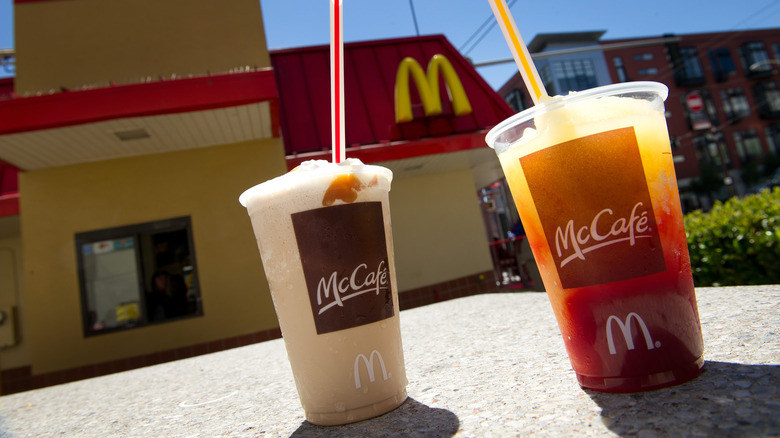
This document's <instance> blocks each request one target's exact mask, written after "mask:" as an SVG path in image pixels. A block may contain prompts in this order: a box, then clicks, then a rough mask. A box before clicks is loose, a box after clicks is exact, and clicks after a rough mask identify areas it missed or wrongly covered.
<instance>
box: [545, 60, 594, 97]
mask: <svg viewBox="0 0 780 438" xmlns="http://www.w3.org/2000/svg"><path fill="white" fill-rule="evenodd" d="M553 74H554V75H555V79H557V80H558V83H559V84H560V85H561V91H563V92H566V91H582V90H587V89H589V88H594V87H596V86H597V85H598V81H597V80H596V70H595V68H594V67H593V61H591V60H590V59H577V60H573V61H559V62H554V63H553Z"/></svg>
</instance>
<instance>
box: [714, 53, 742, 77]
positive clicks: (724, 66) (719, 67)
mask: <svg viewBox="0 0 780 438" xmlns="http://www.w3.org/2000/svg"><path fill="white" fill-rule="evenodd" d="M710 62H711V63H712V72H713V73H714V74H715V80H716V81H718V82H723V81H725V80H726V79H728V77H729V76H731V75H734V74H736V72H737V67H736V66H735V65H734V60H733V59H732V58H731V52H730V51H729V49H723V48H721V49H715V50H710Z"/></svg>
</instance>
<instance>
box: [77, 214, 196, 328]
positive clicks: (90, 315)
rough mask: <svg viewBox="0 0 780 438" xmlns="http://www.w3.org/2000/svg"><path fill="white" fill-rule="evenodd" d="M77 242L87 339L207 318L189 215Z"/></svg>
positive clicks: (82, 237) (82, 236) (86, 235)
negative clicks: (178, 321) (146, 326)
mask: <svg viewBox="0 0 780 438" xmlns="http://www.w3.org/2000/svg"><path fill="white" fill-rule="evenodd" d="M75 240H76V254H77V260H78V269H79V283H80V289H81V302H82V318H83V322H84V335H85V336H91V335H97V334H101V333H109V332H115V331H119V330H126V329H131V328H134V327H140V326H144V325H149V324H157V323H162V322H168V321H173V320H177V319H181V318H188V317H193V316H200V315H202V314H203V311H202V307H201V301H200V291H199V287H198V281H197V269H196V264H195V247H194V245H193V241H192V226H191V222H190V218H189V217H181V218H175V219H167V220H162V221H157V222H148V223H143V224H137V225H129V226H123V227H118V228H110V229H104V230H97V231H90V232H85V233H78V234H76V239H75Z"/></svg>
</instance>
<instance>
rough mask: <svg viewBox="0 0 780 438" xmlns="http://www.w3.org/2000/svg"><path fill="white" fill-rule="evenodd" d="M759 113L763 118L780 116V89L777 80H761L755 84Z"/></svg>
mask: <svg viewBox="0 0 780 438" xmlns="http://www.w3.org/2000/svg"><path fill="white" fill-rule="evenodd" d="M753 97H754V98H755V100H756V107H757V108H758V114H759V115H760V116H761V117H763V118H767V119H770V118H775V117H780V89H778V87H777V82H775V81H764V82H759V83H758V84H756V85H755V86H753Z"/></svg>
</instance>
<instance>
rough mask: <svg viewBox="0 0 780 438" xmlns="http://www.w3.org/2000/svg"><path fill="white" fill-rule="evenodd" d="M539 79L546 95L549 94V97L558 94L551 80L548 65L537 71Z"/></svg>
mask: <svg viewBox="0 0 780 438" xmlns="http://www.w3.org/2000/svg"><path fill="white" fill-rule="evenodd" d="M539 78H540V79H541V80H542V84H544V88H546V89H547V93H549V94H550V96H555V95H556V94H558V90H557V89H556V88H555V81H554V80H553V76H552V73H551V72H550V65H549V64H548V65H545V66H544V67H542V69H541V70H539Z"/></svg>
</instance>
